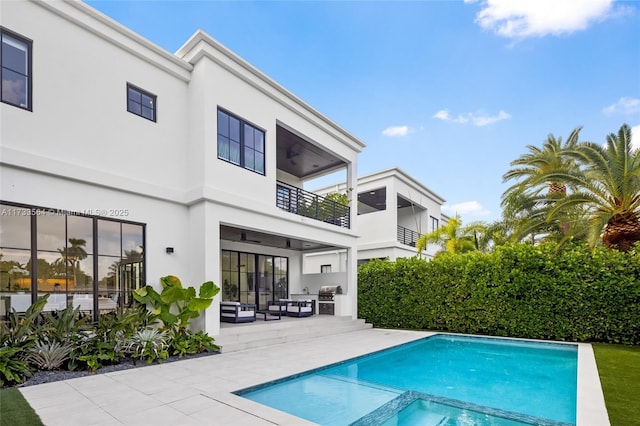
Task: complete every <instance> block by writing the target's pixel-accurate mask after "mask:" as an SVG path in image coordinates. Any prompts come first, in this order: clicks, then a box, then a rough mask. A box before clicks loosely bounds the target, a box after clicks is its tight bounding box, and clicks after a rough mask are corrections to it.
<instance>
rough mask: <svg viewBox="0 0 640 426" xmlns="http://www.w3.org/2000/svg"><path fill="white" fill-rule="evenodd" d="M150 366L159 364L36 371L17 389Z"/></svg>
mask: <svg viewBox="0 0 640 426" xmlns="http://www.w3.org/2000/svg"><path fill="white" fill-rule="evenodd" d="M219 353H220V352H202V353H199V354H191V355H185V356H182V357H178V356H171V357H169V358H167V359H165V360H163V362H162V364H166V363H170V362H176V361H183V360H188V359H194V358H200V357H204V356H212V355H218V354H219ZM150 365H158V363H155V364H148V363H146V362H140V361H139V360H134V359H133V358H125V359H123V360H121V361H120V363H118V364H113V365H105V366H103V367H101V368H100V369H98V370H96V371H88V370H76V371H68V370H51V371H42V370H41V371H36V372H35V373H34V374H33V376H31V377H30V378H28V379H27V380H25V381H24V382H23V383H22V384H20V385H18V386H17V387H26V386H35V385H42V384H44V383H51V382H58V381H60V380H69V379H76V378H79V377H86V376H95V375H96V374H105V373H112V372H114V371H124V370H130V369H132V368H142V367H148V366H150Z"/></svg>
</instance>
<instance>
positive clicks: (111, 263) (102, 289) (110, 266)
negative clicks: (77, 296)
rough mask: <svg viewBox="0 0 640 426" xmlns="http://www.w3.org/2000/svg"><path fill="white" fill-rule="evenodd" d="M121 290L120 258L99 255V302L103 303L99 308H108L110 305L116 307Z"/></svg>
mask: <svg viewBox="0 0 640 426" xmlns="http://www.w3.org/2000/svg"><path fill="white" fill-rule="evenodd" d="M120 290H121V289H120V259H119V258H114V257H110V256H98V299H99V300H98V304H99V305H101V306H99V309H100V310H108V309H109V308H108V307H109V306H111V307H112V308H113V309H115V303H117V302H118V299H119V297H120ZM105 299H108V300H105ZM105 306H106V307H105Z"/></svg>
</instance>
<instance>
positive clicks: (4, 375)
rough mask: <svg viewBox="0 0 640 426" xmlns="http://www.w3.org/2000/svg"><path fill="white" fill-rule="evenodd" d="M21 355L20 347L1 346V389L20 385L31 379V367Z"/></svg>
mask: <svg viewBox="0 0 640 426" xmlns="http://www.w3.org/2000/svg"><path fill="white" fill-rule="evenodd" d="M20 354H21V351H20V348H18V347H10V346H0V387H2V386H10V385H14V384H19V383H22V382H24V381H25V380H26V379H27V378H29V377H31V375H32V373H31V367H29V364H28V363H27V362H26V361H25V360H23V359H22V358H21V357H20Z"/></svg>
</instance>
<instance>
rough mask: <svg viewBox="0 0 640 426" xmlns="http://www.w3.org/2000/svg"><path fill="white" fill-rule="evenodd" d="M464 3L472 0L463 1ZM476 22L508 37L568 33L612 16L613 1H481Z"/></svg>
mask: <svg viewBox="0 0 640 426" xmlns="http://www.w3.org/2000/svg"><path fill="white" fill-rule="evenodd" d="M465 3H476V1H471V0H465ZM479 3H480V5H481V10H480V12H478V14H477V15H476V23H478V24H479V25H480V26H481V27H482V28H484V29H487V30H491V31H493V32H495V33H496V34H498V35H500V36H503V37H508V38H523V37H543V36H546V35H549V34H551V35H560V34H570V33H572V32H574V31H580V30H584V29H586V28H587V27H588V26H589V25H590V24H591V23H592V22H594V21H599V20H600V21H601V20H604V19H606V18H607V17H609V16H610V15H611V14H612V13H613V10H612V9H613V0H518V1H514V0H482V1H480V2H479Z"/></svg>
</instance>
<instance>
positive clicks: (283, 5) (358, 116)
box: [87, 0, 640, 224]
mask: <svg viewBox="0 0 640 426" xmlns="http://www.w3.org/2000/svg"><path fill="white" fill-rule="evenodd" d="M87 3H88V4H89V5H91V6H93V7H94V8H96V9H98V10H99V11H101V12H103V13H104V14H106V15H107V16H109V17H111V18H112V19H115V20H116V21H118V22H120V23H121V24H123V25H125V26H126V27H128V28H130V29H131V30H133V31H135V32H136V33H138V34H140V35H142V36H143V37H145V38H147V39H149V40H150V41H152V42H153V43H155V44H157V45H159V46H160V47H162V48H164V49H166V50H168V51H169V52H175V51H177V50H178V49H179V48H180V47H181V46H182V45H183V44H184V43H185V42H186V41H187V40H188V39H189V37H191V35H193V33H194V32H196V30H198V29H202V30H203V31H205V32H206V33H208V34H209V35H210V36H212V37H213V38H214V39H216V40H218V41H219V42H220V43H222V44H223V45H225V46H226V47H228V48H229V49H231V50H233V51H234V52H235V53H236V54H238V55H239V56H241V57H242V58H244V59H245V60H246V61H248V62H249V63H251V64H252V65H253V66H255V67H256V68H258V69H259V70H261V71H262V72H264V73H265V74H266V75H268V76H269V77H270V78H272V79H273V80H275V81H276V82H278V83H279V84H281V85H282V86H284V87H285V88H286V89H288V90H289V91H291V92H293V93H294V94H295V95H297V96H298V97H300V98H301V99H302V100H304V101H305V102H306V103H308V104H309V105H311V106H312V107H314V108H315V109H317V110H318V111H320V112H321V113H322V114H324V115H325V116H327V117H328V118H329V119H331V120H332V121H334V122H335V123H337V124H338V125H340V126H341V127H342V128H344V129H345V130H347V131H348V132H349V133H351V134H352V135H354V136H355V137H357V138H358V139H360V140H362V141H363V142H365V143H366V144H367V147H366V148H365V149H364V150H363V152H362V153H361V154H360V155H359V158H358V175H359V176H362V175H366V174H370V173H374V172H377V171H380V170H383V169H388V168H392V167H398V168H400V169H402V170H403V171H405V172H406V173H408V174H409V175H411V176H413V177H414V178H415V179H417V180H418V181H419V182H421V183H422V184H424V185H425V186H426V187H428V188H429V189H431V190H432V191H433V192H435V193H436V194H438V195H440V196H441V197H443V198H444V199H446V200H447V201H446V203H445V205H444V207H443V213H445V214H448V215H450V216H454V215H456V214H459V215H460V216H461V218H462V221H463V223H464V224H468V223H470V222H472V221H478V220H482V221H487V222H490V221H493V220H498V219H500V217H501V208H500V201H501V196H502V194H503V192H504V191H505V190H506V189H507V188H508V187H509V186H510V184H511V183H510V182H508V183H504V182H503V179H502V176H503V174H504V173H505V172H506V171H507V170H509V167H510V162H511V161H513V160H515V159H516V158H518V157H519V156H521V155H523V154H525V153H526V152H527V145H534V146H542V144H543V142H544V141H545V140H546V139H547V137H548V136H549V135H553V136H554V137H556V138H558V137H561V138H562V139H563V140H565V139H566V138H567V137H568V136H569V134H570V133H571V131H572V130H573V129H575V128H576V127H579V126H581V127H582V130H581V132H580V140H584V141H592V142H601V143H603V144H604V143H605V141H606V137H607V135H609V134H611V133H616V134H617V132H618V130H619V129H620V127H621V126H622V125H623V124H628V125H629V126H631V127H632V128H633V129H634V134H635V136H634V138H633V142H634V143H636V144H638V145H639V146H640V1H638V0H633V1H614V0H520V1H515V0H439V1H436V0H422V1H269V0H263V1H205V0H201V1H177V0H174V1H167V0H165V1H87ZM340 179H343V178H342V177H341V176H337V177H336V176H329V177H325V178H323V179H320V180H318V181H317V185H318V187H319V186H324V185H328V184H332V183H338V181H339V180H340ZM305 187H306V186H305ZM312 189H313V188H312Z"/></svg>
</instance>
